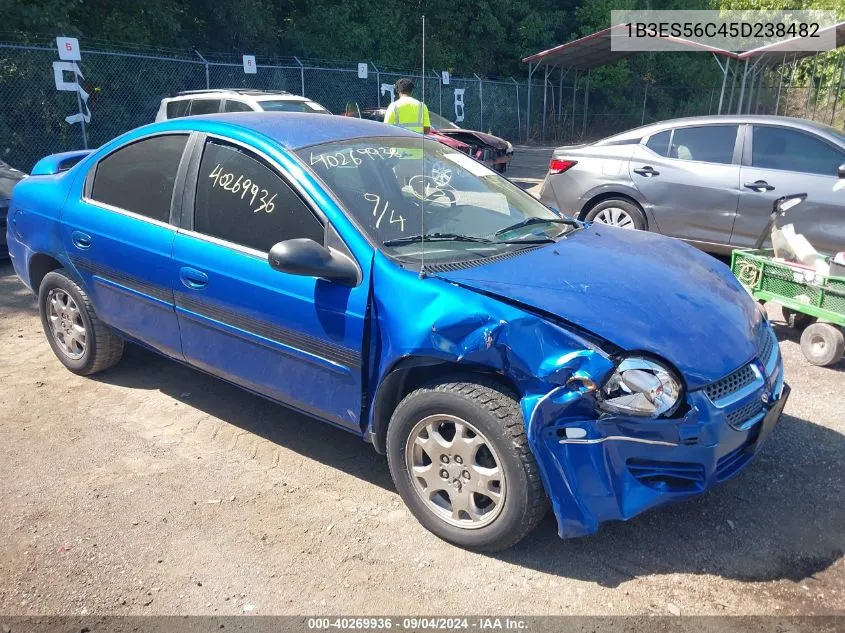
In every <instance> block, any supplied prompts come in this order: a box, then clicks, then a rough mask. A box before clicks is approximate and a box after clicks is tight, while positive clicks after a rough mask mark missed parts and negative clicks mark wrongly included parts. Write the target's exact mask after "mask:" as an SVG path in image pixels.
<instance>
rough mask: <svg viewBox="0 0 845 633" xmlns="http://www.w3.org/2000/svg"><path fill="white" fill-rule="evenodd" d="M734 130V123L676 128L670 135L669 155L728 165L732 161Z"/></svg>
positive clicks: (735, 127) (734, 139)
mask: <svg viewBox="0 0 845 633" xmlns="http://www.w3.org/2000/svg"><path fill="white" fill-rule="evenodd" d="M736 131H737V126H736V125H701V126H696V127H682V128H678V129H676V130H675V133H674V134H673V135H672V144H671V147H670V148H669V157H670V158H677V159H679V160H694V161H700V162H704V163H722V164H725V165H730V164H731V162H733V154H734V146H735V145H736Z"/></svg>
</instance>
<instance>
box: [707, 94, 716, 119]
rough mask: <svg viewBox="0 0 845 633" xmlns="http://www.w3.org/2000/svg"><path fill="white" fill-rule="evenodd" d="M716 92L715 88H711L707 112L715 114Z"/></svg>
mask: <svg viewBox="0 0 845 633" xmlns="http://www.w3.org/2000/svg"><path fill="white" fill-rule="evenodd" d="M715 92H716V89H715V88H711V89H710V103H708V104H707V114H713V94H714V93H715Z"/></svg>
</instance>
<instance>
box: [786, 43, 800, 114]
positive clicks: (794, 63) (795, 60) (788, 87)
mask: <svg viewBox="0 0 845 633" xmlns="http://www.w3.org/2000/svg"><path fill="white" fill-rule="evenodd" d="M797 67H798V54H797V53H796V54H795V55H794V56H793V57H792V73H790V75H789V83H788V84H786V95H785V96H784V98H783V100H784V101H785V102H786V105H785V106H784V108H783V113H784V115H786V114H787V112H788V110H789V91H790V90H792V81H793V80H794V79H795V69H796V68H797Z"/></svg>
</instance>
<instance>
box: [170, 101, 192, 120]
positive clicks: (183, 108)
mask: <svg viewBox="0 0 845 633" xmlns="http://www.w3.org/2000/svg"><path fill="white" fill-rule="evenodd" d="M189 105H191V102H190V101H189V100H188V99H179V100H178V101H170V102H169V103H168V104H167V118H168V119H178V118H179V117H183V116H186V115H187V114H188V106H189Z"/></svg>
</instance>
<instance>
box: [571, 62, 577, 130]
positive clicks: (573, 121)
mask: <svg viewBox="0 0 845 633" xmlns="http://www.w3.org/2000/svg"><path fill="white" fill-rule="evenodd" d="M577 90H578V71H577V70H576V71H575V79H574V80H573V81H572V138H570V139H569V140H570V142H574V141H575V92H576V91H577Z"/></svg>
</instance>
